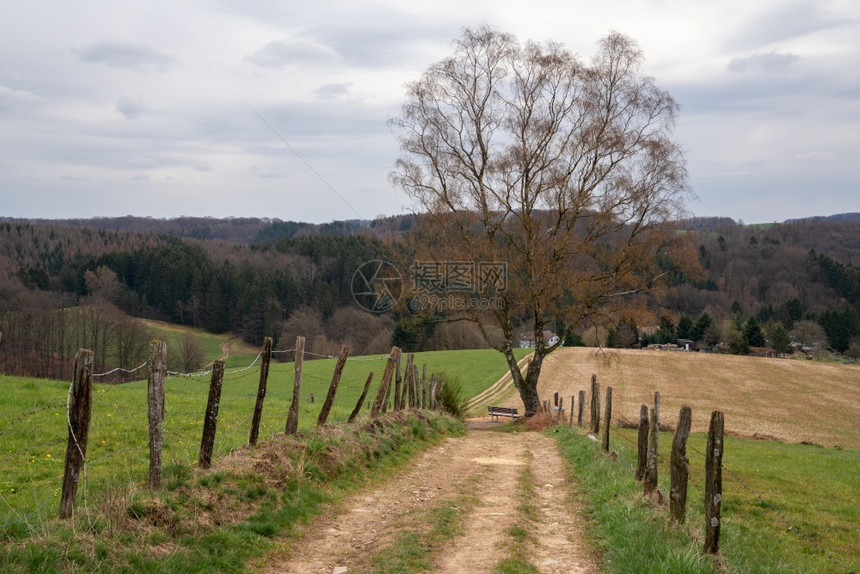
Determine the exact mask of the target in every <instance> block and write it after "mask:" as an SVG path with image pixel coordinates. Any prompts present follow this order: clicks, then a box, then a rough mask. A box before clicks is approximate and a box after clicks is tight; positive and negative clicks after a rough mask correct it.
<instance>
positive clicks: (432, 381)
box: [430, 373, 436, 411]
mask: <svg viewBox="0 0 860 574" xmlns="http://www.w3.org/2000/svg"><path fill="white" fill-rule="evenodd" d="M430 410H431V411H435V410H436V373H433V374H431V375H430Z"/></svg>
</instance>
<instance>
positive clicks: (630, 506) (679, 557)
mask: <svg viewBox="0 0 860 574" xmlns="http://www.w3.org/2000/svg"><path fill="white" fill-rule="evenodd" d="M548 436H551V437H555V438H557V439H558V440H559V441H560V443H561V448H562V455H563V457H564V458H565V461H566V462H567V465H568V468H569V469H570V473H571V475H572V477H573V478H574V482H575V484H577V485H578V489H579V494H580V496H581V498H582V500H583V502H584V504H585V512H586V515H587V516H588V517H589V518H590V519H591V522H590V531H591V534H592V536H593V546H594V548H596V549H597V550H598V553H599V554H600V556H601V562H602V564H603V566H604V571H606V572H613V573H615V574H622V573H628V572H629V573H630V574H641V573H649V572H653V573H658V572H685V573H691V574H693V573H716V572H718V568H717V564H716V562H715V561H714V560H712V559H710V558H707V557H703V556H702V555H701V552H700V550H699V548H700V544H699V542H698V541H697V540H696V538H695V535H694V533H693V532H692V530H691V528H690V527H689V522H688V526H685V527H670V526H669V525H668V520H667V519H666V515H667V513H664V512H662V511H658V510H655V509H654V508H653V507H652V506H651V503H649V502H647V501H646V500H645V499H643V498H642V496H641V488H640V485H639V484H638V483H636V482H635V481H634V480H633V468H634V467H633V466H632V465H631V460H632V459H631V458H630V456H629V454H630V453H628V452H627V451H626V449H625V448H624V447H623V446H622V447H621V449H620V453H619V454H620V458H619V461H618V462H616V461H613V460H611V459H610V458H608V457H605V456H604V455H603V453H602V451H601V450H600V445H599V444H597V443H596V442H594V441H592V440H590V439H588V438H586V437H585V436H583V435H580V434H579V433H578V432H576V431H575V430H571V429H569V428H567V427H561V428H559V429H558V432H553V433H551V434H549V435H548Z"/></svg>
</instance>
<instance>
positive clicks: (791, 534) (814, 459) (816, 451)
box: [613, 429, 860, 573]
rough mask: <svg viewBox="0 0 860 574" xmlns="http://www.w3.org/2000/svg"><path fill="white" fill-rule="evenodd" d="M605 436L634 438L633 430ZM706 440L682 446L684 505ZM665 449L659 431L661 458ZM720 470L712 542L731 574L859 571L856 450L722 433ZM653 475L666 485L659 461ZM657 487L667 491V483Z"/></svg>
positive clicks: (695, 493)
mask: <svg viewBox="0 0 860 574" xmlns="http://www.w3.org/2000/svg"><path fill="white" fill-rule="evenodd" d="M613 432H617V433H619V434H618V435H616V436H623V437H624V438H625V439H627V440H628V441H629V440H632V441H635V440H636V431H635V430H618V431H615V429H613ZM706 441H707V436H706V435H704V434H702V433H697V434H693V435H691V436H690V439H689V441H688V447H687V457H688V458H689V459H690V476H691V486H690V489H689V492H688V505H696V506H699V499H700V498H701V491H702V488H703V479H702V477H703V476H704V458H705V457H704V455H703V454H702V453H704V451H705V445H706ZM671 444H672V437H671V435H670V434H668V433H662V434H661V436H660V454H661V456H662V457H663V459H664V461H668V459H669V457H670V452H671ZM614 447H615V445H613V448H614ZM723 467H724V470H723V504H722V514H723V518H724V525H725V526H724V529H723V532H722V533H721V543H720V545H721V547H722V552H723V554H724V555H725V557H726V560H727V562H728V564H729V565H730V566H731V568H732V569H733V570H732V571H735V572H798V573H800V572H843V571H852V570H853V571H857V570H860V540H858V538H857V524H860V508H858V505H857V493H858V492H860V452H858V451H851V450H842V449H838V448H822V447H819V446H815V445H804V444H790V443H783V442H778V441H755V440H750V439H741V438H736V437H732V436H727V437H725V450H724V454H723ZM660 473H661V474H662V475H663V478H664V479H665V480H668V473H669V469H668V464H667V463H665V464H663V465H662V466H661V468H660ZM694 480H698V483H696V484H694V483H693V481H694ZM661 488H662V489H663V492H668V482H666V483H665V484H663V485H661Z"/></svg>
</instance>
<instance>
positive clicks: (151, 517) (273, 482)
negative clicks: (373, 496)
mask: <svg viewBox="0 0 860 574" xmlns="http://www.w3.org/2000/svg"><path fill="white" fill-rule="evenodd" d="M417 427H420V428H421V432H415V429H416V428H417ZM463 431H464V428H463V426H462V424H461V423H459V422H458V421H455V420H453V419H451V418H448V417H444V416H440V415H431V416H418V415H409V416H408V418H407V417H405V416H404V415H397V416H394V415H389V416H388V417H383V418H382V419H380V420H379V421H378V422H377V423H375V424H374V425H373V427H372V428H369V427H367V426H366V425H351V426H347V425H337V426H335V427H334V428H331V429H326V430H324V431H317V430H312V431H308V432H305V433H300V434H299V435H296V436H295V437H284V436H282V437H279V438H277V439H275V440H273V441H270V442H266V443H260V444H259V445H258V447H257V448H255V449H253V450H249V451H247V452H245V453H243V456H240V457H234V458H231V459H229V460H227V461H225V463H226V464H225V465H224V466H223V467H222V468H218V469H215V470H213V471H194V472H189V471H188V469H187V467H186V466H184V465H168V466H166V467H165V473H164V479H165V480H164V482H165V487H164V488H162V489H159V490H156V491H153V492H150V491H147V490H145V489H140V488H135V487H134V485H131V484H125V485H123V486H117V487H115V490H111V491H108V492H103V493H100V494H99V495H98V496H92V497H91V500H90V502H89V504H88V506H87V507H86V508H84V509H79V511H78V512H77V513H76V516H75V517H74V518H73V519H70V520H65V521H62V520H57V519H47V520H46V521H45V524H44V526H45V528H43V529H42V531H40V532H38V533H33V535H28V533H21V534H20V535H15V534H14V533H10V532H6V537H5V538H4V540H3V544H2V545H0V571H2V572H4V573H7V572H9V573H15V572H36V571H38V572H61V571H62V572H105V573H108V572H118V571H126V572H177V573H178V572H240V571H246V570H247V568H248V564H249V561H251V560H254V559H259V557H261V556H263V555H264V553H265V552H267V551H268V550H270V549H272V548H273V546H274V543H273V542H272V538H273V537H274V536H276V535H289V534H290V533H291V532H292V531H293V530H294V528H295V527H296V526H297V525H299V524H301V523H305V522H307V521H308V520H309V519H310V518H311V517H312V516H314V515H316V514H319V513H320V512H321V511H322V510H323V509H324V508H326V507H325V506H324V505H325V503H327V502H336V501H337V500H340V499H341V498H342V497H343V496H345V495H346V494H348V493H349V492H351V491H354V490H355V489H357V488H360V487H362V486H363V485H365V484H366V483H367V481H369V480H380V479H383V478H384V476H385V475H386V474H387V473H389V472H390V470H391V469H392V467H393V466H396V465H398V464H400V463H401V462H402V461H404V460H406V459H408V458H409V457H410V456H411V455H412V454H414V453H415V452H417V451H418V450H420V449H422V448H425V447H426V446H428V445H430V444H433V443H434V442H435V441H436V440H438V439H439V438H441V437H443V436H449V435H452V434H459V433H462V432H463ZM260 461H265V463H266V466H265V468H263V467H260V464H259V463H260Z"/></svg>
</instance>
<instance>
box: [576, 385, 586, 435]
mask: <svg viewBox="0 0 860 574" xmlns="http://www.w3.org/2000/svg"><path fill="white" fill-rule="evenodd" d="M584 413H585V391H579V405H578V406H577V409H576V426H578V427H579V428H582V417H583V414H584Z"/></svg>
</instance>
